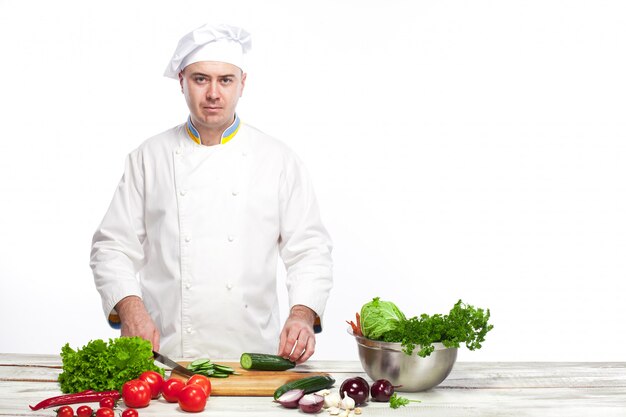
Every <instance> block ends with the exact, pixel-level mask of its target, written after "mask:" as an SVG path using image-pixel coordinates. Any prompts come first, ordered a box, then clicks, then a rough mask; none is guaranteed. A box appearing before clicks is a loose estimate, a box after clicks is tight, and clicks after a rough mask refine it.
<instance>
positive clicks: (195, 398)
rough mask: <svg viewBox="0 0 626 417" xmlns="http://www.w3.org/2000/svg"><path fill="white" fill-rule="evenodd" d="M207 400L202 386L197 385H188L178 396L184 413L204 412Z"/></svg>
mask: <svg viewBox="0 0 626 417" xmlns="http://www.w3.org/2000/svg"><path fill="white" fill-rule="evenodd" d="M207 398H208V397H207V395H206V393H205V392H204V389H202V387H201V386H199V385H196V384H192V385H187V386H185V387H184V388H183V389H182V391H181V392H180V394H178V405H179V406H180V408H181V409H182V410H183V411H190V412H192V413H196V412H198V411H202V410H204V407H205V406H206V400H207Z"/></svg>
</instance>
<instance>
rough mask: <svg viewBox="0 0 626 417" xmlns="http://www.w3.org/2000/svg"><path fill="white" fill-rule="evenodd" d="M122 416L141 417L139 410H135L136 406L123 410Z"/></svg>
mask: <svg viewBox="0 0 626 417" xmlns="http://www.w3.org/2000/svg"><path fill="white" fill-rule="evenodd" d="M122 417H139V411H137V410H135V409H134V408H127V409H126V410H124V411H122Z"/></svg>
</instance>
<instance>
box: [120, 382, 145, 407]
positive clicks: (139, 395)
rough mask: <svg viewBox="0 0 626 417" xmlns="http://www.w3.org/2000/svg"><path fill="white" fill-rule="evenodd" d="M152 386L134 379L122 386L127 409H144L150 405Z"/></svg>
mask: <svg viewBox="0 0 626 417" xmlns="http://www.w3.org/2000/svg"><path fill="white" fill-rule="evenodd" d="M151 396H152V392H151V391H150V385H148V383H147V382H145V381H142V380H141V379H132V380H130V381H127V382H125V383H124V385H122V399H123V400H124V404H126V407H132V408H142V407H146V406H147V405H148V404H150V397H151Z"/></svg>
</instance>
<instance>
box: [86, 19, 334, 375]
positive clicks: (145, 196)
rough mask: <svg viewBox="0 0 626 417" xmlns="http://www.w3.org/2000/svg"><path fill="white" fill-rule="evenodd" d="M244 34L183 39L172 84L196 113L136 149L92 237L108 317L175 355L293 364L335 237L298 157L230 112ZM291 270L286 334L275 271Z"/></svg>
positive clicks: (306, 352) (308, 351)
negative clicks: (244, 356) (264, 357)
mask: <svg viewBox="0 0 626 417" xmlns="http://www.w3.org/2000/svg"><path fill="white" fill-rule="evenodd" d="M250 47H251V37H250V34H249V33H247V32H246V31H245V30H243V29H241V28H238V27H233V26H228V25H216V26H213V25H204V26H202V27H200V28H198V29H196V30H194V31H192V32H191V33H189V34H187V35H185V36H184V37H183V38H182V39H181V40H180V42H179V43H178V46H177V48H176V51H175V52H174V55H173V57H172V59H171V62H170V63H169V65H168V66H167V69H166V71H165V76H167V77H170V78H174V79H177V80H178V81H179V83H180V88H181V91H182V93H183V95H184V97H185V101H186V103H187V106H188V108H189V118H188V119H187V120H186V121H185V122H184V123H182V124H180V125H179V126H176V127H173V128H171V129H169V130H167V131H165V132H163V133H160V134H158V135H156V136H153V137H152V138H150V139H148V140H146V141H145V142H143V143H142V144H141V145H140V146H139V147H138V148H137V149H135V150H134V151H132V152H131V153H130V154H129V155H128V157H127V159H126V164H125V170H124V175H123V177H122V179H121V181H120V183H119V185H118V187H117V190H116V192H115V194H114V196H113V200H112V202H111V205H110V207H109V209H108V211H107V212H106V214H105V216H104V219H103V220H102V223H101V224H100V226H99V228H98V229H97V230H96V232H95V234H94V237H93V244H92V251H91V263H90V265H91V268H92V270H93V274H94V279H95V284H96V287H97V289H98V291H99V293H100V295H101V297H102V305H103V308H104V312H105V315H106V317H107V318H108V320H109V323H111V325H112V326H114V327H117V328H121V335H122V336H140V337H143V338H145V339H147V340H149V341H151V342H152V344H153V347H154V348H155V350H160V351H161V352H162V353H164V354H168V355H172V356H174V357H180V358H197V357H206V356H208V357H211V358H238V357H239V356H240V355H241V353H243V352H261V353H277V354H278V355H281V356H283V357H285V358H289V359H291V360H293V361H296V362H298V363H302V362H304V361H306V360H307V359H309V358H310V356H311V355H312V354H313V352H314V351H315V333H316V332H319V331H321V323H322V320H321V319H322V315H323V312H324V308H325V305H326V300H327V298H328V295H329V292H330V289H331V287H332V259H331V241H330V238H329V236H328V233H327V231H326V229H325V228H324V226H323V225H322V222H321V219H320V212H319V209H318V205H317V201H316V198H315V194H314V191H313V187H312V185H311V181H310V179H309V176H308V174H307V171H306V169H305V167H304V166H303V164H302V162H301V161H300V159H299V158H298V157H297V156H296V155H295V154H294V153H293V152H292V151H291V149H289V148H288V147H287V146H286V145H285V144H284V143H282V142H281V141H279V140H277V139H274V138H273V137H271V136H268V135H266V134H265V133H263V132H261V131H260V130H257V129H256V128H254V127H252V126H250V125H248V124H246V123H245V121H244V120H242V119H241V118H240V117H239V114H237V113H236V107H237V102H238V100H239V98H240V97H241V95H242V93H243V91H244V87H245V84H246V77H247V74H246V72H245V69H246V65H245V58H246V53H247V52H248V51H249V50H250ZM278 256H280V257H281V259H282V261H283V263H284V265H285V268H286V284H287V291H288V295H289V308H290V310H289V317H287V319H286V321H285V322H284V325H283V326H282V330H281V321H280V318H279V309H278V295H277V291H276V268H277V259H278Z"/></svg>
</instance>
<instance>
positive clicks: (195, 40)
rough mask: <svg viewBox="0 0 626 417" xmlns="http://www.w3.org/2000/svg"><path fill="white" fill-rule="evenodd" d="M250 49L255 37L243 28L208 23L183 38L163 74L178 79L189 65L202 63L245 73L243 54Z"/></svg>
mask: <svg viewBox="0 0 626 417" xmlns="http://www.w3.org/2000/svg"><path fill="white" fill-rule="evenodd" d="M251 48H252V37H251V36H250V34H249V33H248V32H246V31H245V30H244V29H242V28H239V27H236V26H230V25H224V24H221V25H209V24H206V25H204V26H200V27H199V28H197V29H195V30H193V31H191V32H189V33H188V34H186V35H185V36H183V37H182V39H181V40H180V41H179V42H178V46H177V47H176V51H174V55H173V56H172V59H171V60H170V63H169V64H168V66H167V68H166V69H165V73H164V74H163V75H164V76H166V77H170V78H175V79H178V74H179V73H180V72H181V71H182V70H183V69H184V68H185V67H186V66H187V65H190V64H193V63H194V62H200V61H219V62H227V63H229V64H233V65H235V66H237V67H239V68H241V69H242V70H243V68H244V55H245V54H246V53H247V52H248V51H249V50H250V49H251Z"/></svg>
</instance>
